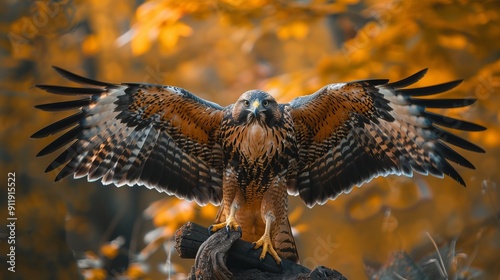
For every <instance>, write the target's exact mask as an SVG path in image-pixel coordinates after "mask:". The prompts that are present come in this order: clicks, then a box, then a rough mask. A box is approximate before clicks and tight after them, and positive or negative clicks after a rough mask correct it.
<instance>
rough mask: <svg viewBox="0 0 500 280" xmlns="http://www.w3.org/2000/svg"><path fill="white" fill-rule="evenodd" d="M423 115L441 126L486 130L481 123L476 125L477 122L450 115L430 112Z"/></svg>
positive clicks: (467, 129)
mask: <svg viewBox="0 0 500 280" xmlns="http://www.w3.org/2000/svg"><path fill="white" fill-rule="evenodd" d="M423 115H424V116H425V117H426V118H427V119H429V120H432V122H433V123H435V124H437V125H441V126H444V127H448V128H452V129H459V130H464V131H484V130H486V127H484V126H482V125H478V124H475V123H471V122H468V121H464V120H459V119H455V118H452V117H447V116H443V115H439V114H434V113H431V112H424V113H423Z"/></svg>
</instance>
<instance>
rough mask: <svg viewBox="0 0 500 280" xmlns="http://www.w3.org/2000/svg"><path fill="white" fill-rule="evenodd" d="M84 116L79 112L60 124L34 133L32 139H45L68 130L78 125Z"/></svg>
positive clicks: (54, 124)
mask: <svg viewBox="0 0 500 280" xmlns="http://www.w3.org/2000/svg"><path fill="white" fill-rule="evenodd" d="M82 116H83V112H78V113H76V114H74V115H71V116H69V117H67V118H64V119H62V120H60V121H58V122H55V123H53V124H51V125H48V126H46V127H44V128H42V129H40V130H39V131H37V132H35V133H33V135H31V138H44V137H47V136H49V135H52V134H55V133H57V132H60V131H62V130H64V129H66V128H68V127H70V126H72V125H75V124H77V122H78V121H79V120H80V118H81V117H82Z"/></svg>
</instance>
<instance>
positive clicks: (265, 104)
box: [262, 99, 269, 107]
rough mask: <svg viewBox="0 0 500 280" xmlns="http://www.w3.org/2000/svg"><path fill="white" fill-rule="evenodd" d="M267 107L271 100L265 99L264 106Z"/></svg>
mask: <svg viewBox="0 0 500 280" xmlns="http://www.w3.org/2000/svg"><path fill="white" fill-rule="evenodd" d="M267 105H269V100H267V99H264V101H262V106H264V107H267Z"/></svg>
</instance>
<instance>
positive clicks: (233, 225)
mask: <svg viewBox="0 0 500 280" xmlns="http://www.w3.org/2000/svg"><path fill="white" fill-rule="evenodd" d="M236 209H238V206H237V205H236V204H233V205H231V209H230V210H229V216H228V217H227V219H226V221H225V222H223V223H219V224H214V225H212V226H211V227H210V228H209V230H210V232H216V231H218V230H219V229H221V228H226V231H227V233H228V234H229V231H230V230H231V229H233V230H235V231H239V232H241V227H240V225H238V223H237V222H236V219H235V218H234V214H235V213H236Z"/></svg>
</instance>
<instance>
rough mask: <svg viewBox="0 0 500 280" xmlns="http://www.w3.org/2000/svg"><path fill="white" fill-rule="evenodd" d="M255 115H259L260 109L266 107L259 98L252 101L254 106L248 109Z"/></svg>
mask: <svg viewBox="0 0 500 280" xmlns="http://www.w3.org/2000/svg"><path fill="white" fill-rule="evenodd" d="M248 110H249V111H250V112H252V114H253V115H254V116H257V114H258V113H259V111H263V110H264V108H262V106H261V105H260V102H259V101H258V100H255V101H254V102H252V106H251V107H250V108H249V109H248Z"/></svg>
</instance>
